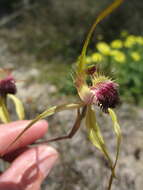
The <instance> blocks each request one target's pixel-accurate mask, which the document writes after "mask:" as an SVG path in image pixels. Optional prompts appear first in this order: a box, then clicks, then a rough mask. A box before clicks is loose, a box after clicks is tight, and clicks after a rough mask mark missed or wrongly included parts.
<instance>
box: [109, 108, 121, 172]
mask: <svg viewBox="0 0 143 190" xmlns="http://www.w3.org/2000/svg"><path fill="white" fill-rule="evenodd" d="M108 112H109V115H110V117H111V119H112V122H113V129H114V132H115V134H116V139H117V147H116V157H115V161H114V164H113V167H112V169H113V171H114V173H115V168H116V165H117V161H118V158H119V152H120V145H121V137H122V136H121V129H120V125H119V123H118V120H117V116H116V113H115V112H114V111H113V110H112V109H111V108H108Z"/></svg>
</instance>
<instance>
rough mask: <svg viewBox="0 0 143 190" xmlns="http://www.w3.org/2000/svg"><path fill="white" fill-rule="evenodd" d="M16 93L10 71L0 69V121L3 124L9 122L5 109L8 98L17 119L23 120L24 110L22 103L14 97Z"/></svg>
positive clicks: (6, 109)
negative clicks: (11, 102)
mask: <svg viewBox="0 0 143 190" xmlns="http://www.w3.org/2000/svg"><path fill="white" fill-rule="evenodd" d="M16 92H17V88H16V80H15V79H14V77H13V75H12V73H11V71H10V70H8V69H7V70H6V69H0V120H1V121H2V122H3V123H8V122H10V121H11V119H10V114H9V111H8V108H7V99H8V98H9V99H11V100H12V101H13V103H14V105H15V109H16V113H17V115H18V118H19V119H23V118H24V108H23V105H22V102H21V101H20V100H19V99H18V98H17V97H16V96H15V94H16Z"/></svg>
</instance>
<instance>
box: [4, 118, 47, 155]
mask: <svg viewBox="0 0 143 190" xmlns="http://www.w3.org/2000/svg"><path fill="white" fill-rule="evenodd" d="M29 122H30V121H28V120H22V121H15V122H11V123H8V124H2V125H0V155H3V154H5V153H9V152H11V151H14V150H16V149H19V148H21V147H25V146H26V145H28V144H31V143H32V142H34V141H36V140H37V139H39V138H42V137H43V136H44V135H45V133H46V132H47V129H48V123H47V122H46V121H45V120H41V121H38V122H37V123H35V124H34V125H33V126H32V127H31V128H29V129H28V130H27V131H26V132H25V133H24V134H23V135H22V136H21V137H20V138H19V139H18V140H17V141H16V142H15V143H14V144H13V145H12V146H10V147H9V148H8V149H7V147H8V146H9V145H10V144H11V142H12V141H13V140H14V139H15V138H16V137H17V136H18V135H19V134H20V133H21V131H23V129H24V128H25V127H26V126H27V125H28V123H29Z"/></svg>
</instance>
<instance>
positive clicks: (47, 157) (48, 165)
mask: <svg viewBox="0 0 143 190" xmlns="http://www.w3.org/2000/svg"><path fill="white" fill-rule="evenodd" d="M57 159H58V153H57V151H56V150H55V149H54V148H52V147H48V146H43V147H42V146H41V147H40V164H39V169H40V172H41V173H42V174H43V177H44V178H45V177H46V176H47V175H48V174H49V172H50V171H51V169H52V168H53V166H54V164H55V162H56V160H57Z"/></svg>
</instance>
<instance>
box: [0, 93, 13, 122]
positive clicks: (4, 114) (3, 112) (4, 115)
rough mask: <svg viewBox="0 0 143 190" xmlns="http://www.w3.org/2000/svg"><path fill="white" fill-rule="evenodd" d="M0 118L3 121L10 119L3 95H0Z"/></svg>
mask: <svg viewBox="0 0 143 190" xmlns="http://www.w3.org/2000/svg"><path fill="white" fill-rule="evenodd" d="M0 120H1V121H2V122H3V123H9V122H10V121H11V120H10V115H9V112H8V110H7V107H6V105H5V99H4V98H3V97H0Z"/></svg>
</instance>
